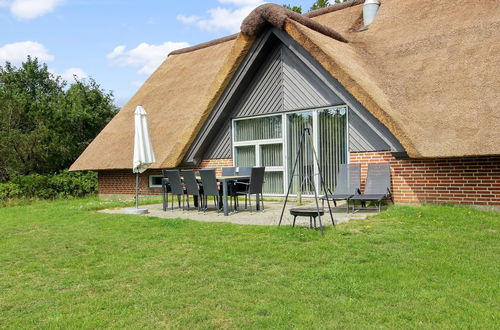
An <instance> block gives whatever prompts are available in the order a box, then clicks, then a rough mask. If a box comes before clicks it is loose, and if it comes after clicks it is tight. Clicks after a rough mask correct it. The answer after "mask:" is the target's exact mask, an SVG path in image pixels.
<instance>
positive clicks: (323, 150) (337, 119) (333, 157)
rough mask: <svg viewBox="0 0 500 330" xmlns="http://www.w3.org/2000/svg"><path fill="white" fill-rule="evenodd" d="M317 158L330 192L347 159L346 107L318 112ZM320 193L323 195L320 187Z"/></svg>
mask: <svg viewBox="0 0 500 330" xmlns="http://www.w3.org/2000/svg"><path fill="white" fill-rule="evenodd" d="M318 126H319V129H318V158H319V167H320V168H321V174H322V176H323V180H324V182H325V186H326V187H327V188H329V189H331V190H333V189H334V188H335V184H336V183H337V173H338V171H339V166H340V164H346V163H347V161H348V159H347V155H348V148H347V147H348V145H347V107H335V108H330V109H324V110H321V111H319V112H318ZM320 188H321V189H319V191H320V192H322V193H324V191H323V187H321V186H320Z"/></svg>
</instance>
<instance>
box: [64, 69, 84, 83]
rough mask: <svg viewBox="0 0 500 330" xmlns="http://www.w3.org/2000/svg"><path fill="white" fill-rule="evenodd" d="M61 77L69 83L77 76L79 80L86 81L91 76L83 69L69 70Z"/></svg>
mask: <svg viewBox="0 0 500 330" xmlns="http://www.w3.org/2000/svg"><path fill="white" fill-rule="evenodd" d="M60 76H61V77H62V78H63V79H64V80H66V81H68V82H73V81H74V76H76V78H77V79H85V78H88V76H89V75H88V74H87V72H85V71H83V69H80V68H69V69H68V70H66V71H64V72H63V73H61V74H60Z"/></svg>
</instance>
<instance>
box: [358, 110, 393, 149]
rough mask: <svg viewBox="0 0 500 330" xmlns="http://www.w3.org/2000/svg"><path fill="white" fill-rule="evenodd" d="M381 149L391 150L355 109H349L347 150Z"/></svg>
mask: <svg viewBox="0 0 500 330" xmlns="http://www.w3.org/2000/svg"><path fill="white" fill-rule="evenodd" d="M374 119H375V118H374ZM383 150H391V146H389V145H388V144H387V143H386V142H385V141H384V140H383V139H382V138H381V137H380V136H379V135H378V134H377V133H375V131H374V130H373V129H371V128H370V127H369V126H368V125H367V123H366V122H365V121H364V120H363V119H361V118H360V116H358V114H357V113H356V112H355V111H352V110H351V111H349V151H353V152H358V151H383Z"/></svg>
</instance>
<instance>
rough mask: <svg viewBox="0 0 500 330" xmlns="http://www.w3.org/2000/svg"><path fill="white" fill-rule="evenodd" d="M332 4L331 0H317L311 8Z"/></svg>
mask: <svg viewBox="0 0 500 330" xmlns="http://www.w3.org/2000/svg"><path fill="white" fill-rule="evenodd" d="M328 6H330V1H328V0H316V1H315V2H314V3H313V4H312V6H311V8H310V9H309V10H316V9H320V8H325V7H328Z"/></svg>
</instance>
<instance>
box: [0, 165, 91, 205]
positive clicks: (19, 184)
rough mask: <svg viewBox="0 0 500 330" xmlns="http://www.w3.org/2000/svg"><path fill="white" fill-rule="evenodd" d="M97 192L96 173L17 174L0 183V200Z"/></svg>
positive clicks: (70, 195)
mask: <svg viewBox="0 0 500 330" xmlns="http://www.w3.org/2000/svg"><path fill="white" fill-rule="evenodd" d="M96 192H97V173H95V172H76V173H75V172H68V171H63V172H60V173H58V174H54V175H40V174H28V175H17V176H14V177H13V178H12V180H11V181H10V182H7V183H2V184H0V200H6V199H11V198H41V199H49V198H57V197H83V196H87V195H92V194H95V193H96Z"/></svg>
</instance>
